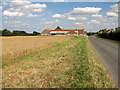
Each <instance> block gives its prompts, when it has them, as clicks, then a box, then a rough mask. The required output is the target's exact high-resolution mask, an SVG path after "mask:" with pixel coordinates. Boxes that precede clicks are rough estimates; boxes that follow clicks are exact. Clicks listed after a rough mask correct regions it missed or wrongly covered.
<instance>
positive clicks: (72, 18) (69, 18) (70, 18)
mask: <svg viewBox="0 0 120 90" xmlns="http://www.w3.org/2000/svg"><path fill="white" fill-rule="evenodd" d="M67 19H68V20H76V18H74V17H68V18H67Z"/></svg>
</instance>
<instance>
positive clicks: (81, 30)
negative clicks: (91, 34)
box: [43, 26, 84, 34]
mask: <svg viewBox="0 0 120 90" xmlns="http://www.w3.org/2000/svg"><path fill="white" fill-rule="evenodd" d="M44 31H48V32H51V31H70V32H71V31H72V32H73V33H74V32H75V31H78V32H79V34H84V29H74V30H68V29H63V30H62V29H61V28H60V27H59V26H58V27H57V28H56V29H55V30H49V29H45V30H44ZM44 31H43V32H44ZM72 32H71V33H72Z"/></svg>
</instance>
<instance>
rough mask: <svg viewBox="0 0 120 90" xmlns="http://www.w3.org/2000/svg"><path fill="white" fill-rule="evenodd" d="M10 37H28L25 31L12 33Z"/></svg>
mask: <svg viewBox="0 0 120 90" xmlns="http://www.w3.org/2000/svg"><path fill="white" fill-rule="evenodd" d="M12 35H13V36H26V35H28V34H27V33H26V32H25V31H17V30H16V31H13V32H12Z"/></svg>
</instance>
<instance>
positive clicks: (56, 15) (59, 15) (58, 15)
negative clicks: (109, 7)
mask: <svg viewBox="0 0 120 90" xmlns="http://www.w3.org/2000/svg"><path fill="white" fill-rule="evenodd" d="M63 16H64V15H61V14H55V15H52V17H54V18H61V17H63Z"/></svg>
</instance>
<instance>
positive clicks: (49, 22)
mask: <svg viewBox="0 0 120 90" xmlns="http://www.w3.org/2000/svg"><path fill="white" fill-rule="evenodd" d="M44 23H45V24H53V23H54V22H53V21H48V22H44Z"/></svg>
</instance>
